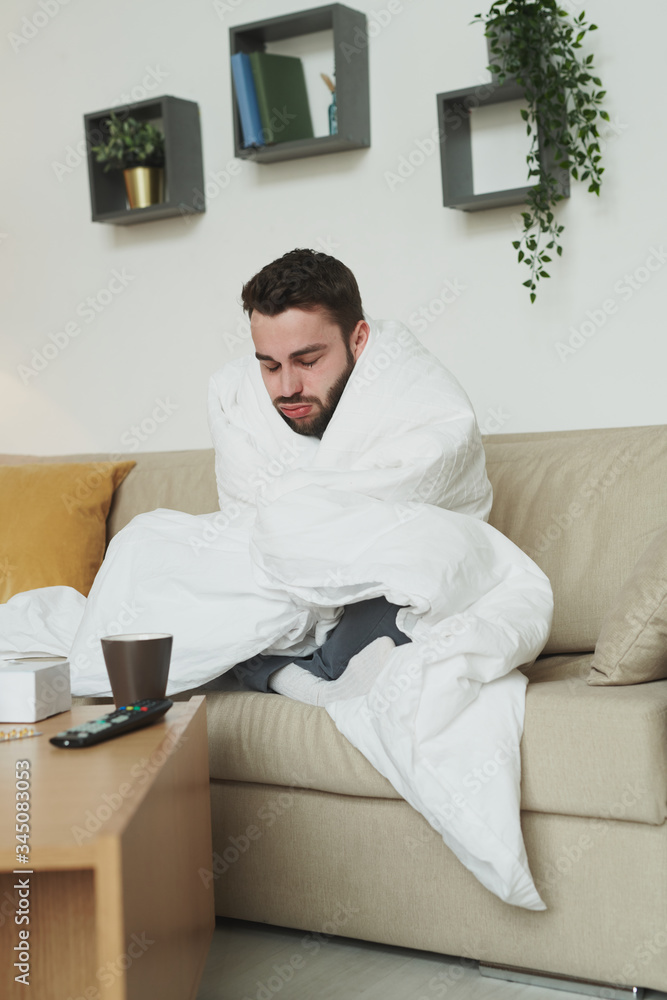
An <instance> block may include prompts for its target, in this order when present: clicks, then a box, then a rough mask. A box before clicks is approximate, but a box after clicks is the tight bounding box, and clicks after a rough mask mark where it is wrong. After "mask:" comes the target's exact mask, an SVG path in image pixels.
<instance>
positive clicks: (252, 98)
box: [232, 52, 265, 148]
mask: <svg viewBox="0 0 667 1000" xmlns="http://www.w3.org/2000/svg"><path fill="white" fill-rule="evenodd" d="M232 77H233V79H234V90H235V91H236V104H237V107H238V109H239V117H240V119H241V132H242V134H243V143H242V144H243V147H244V148H247V147H248V146H263V145H264V144H265V139H264V134H263V132H262V120H261V118H260V115H259V106H258V104H257V94H256V92H255V79H254V77H253V73H252V67H251V66H250V59H249V58H248V54H247V53H246V52H237V53H236V54H235V55H233V56H232Z"/></svg>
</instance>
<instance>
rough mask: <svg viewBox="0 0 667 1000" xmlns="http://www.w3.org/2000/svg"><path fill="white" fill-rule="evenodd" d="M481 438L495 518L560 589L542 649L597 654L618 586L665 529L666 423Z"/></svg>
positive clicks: (495, 523)
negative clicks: (652, 541) (663, 424)
mask: <svg viewBox="0 0 667 1000" xmlns="http://www.w3.org/2000/svg"><path fill="white" fill-rule="evenodd" d="M484 444H485V448H486V455H487V468H488V474H489V479H490V480H491V483H492V485H493V492H494V503H493V509H492V511H491V516H490V518H489V520H490V523H491V524H492V525H493V526H494V527H496V528H498V529H499V530H500V531H502V533H503V534H505V535H507V536H508V537H509V538H511V539H512V541H513V542H515V543H516V544H517V545H518V546H519V548H521V549H523V550H524V552H526V553H527V554H528V555H529V556H531V558H533V559H534V560H535V562H536V563H537V564H538V565H539V566H540V567H541V569H543V570H544V572H545V573H546V575H547V576H548V577H549V579H550V581H551V584H552V587H553V591H554V602H555V608H554V622H553V628H552V631H551V635H550V637H549V641H548V643H547V645H546V647H545V652H546V653H568V652H585V651H592V650H593V649H594V648H595V644H596V642H597V639H598V636H599V634H600V629H601V627H602V622H603V620H604V617H605V615H606V614H607V612H608V611H609V609H610V608H611V607H612V605H613V604H614V602H615V600H616V596H617V594H618V591H619V590H620V588H621V587H622V586H623V584H624V582H625V580H626V578H627V577H628V576H629V575H630V573H631V572H632V569H633V567H634V566H635V564H636V562H637V560H638V559H639V557H640V555H641V554H642V552H643V551H644V550H645V548H646V545H647V543H648V542H649V541H650V539H651V538H652V537H654V536H655V535H656V534H657V532H658V531H659V530H660V529H661V528H662V527H663V526H664V522H665V496H667V427H662V426H661V427H630V428H622V429H618V430H617V429H611V430H609V429H602V430H586V431H564V432H560V433H555V432H544V433H538V434H515V435H494V436H491V437H487V438H486V439H485V442H484Z"/></svg>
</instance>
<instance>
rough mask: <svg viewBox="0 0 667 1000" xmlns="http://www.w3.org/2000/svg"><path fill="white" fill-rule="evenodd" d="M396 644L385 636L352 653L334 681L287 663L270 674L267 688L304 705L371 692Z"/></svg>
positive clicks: (327, 703)
mask: <svg viewBox="0 0 667 1000" xmlns="http://www.w3.org/2000/svg"><path fill="white" fill-rule="evenodd" d="M395 646H396V644H395V642H394V640H393V639H390V638H389V636H388V635H384V636H380V638H379V639H375V640H374V642H371V643H370V644H369V645H368V646H366V647H365V648H364V649H362V650H361V652H360V653H357V655H356V656H353V657H352V659H351V660H350V662H349V663H348V665H347V667H346V668H345V670H344V671H343V673H342V674H341V676H340V677H339V678H338V680H335V681H328V680H325V679H324V678H321V677H315V675H314V674H311V673H310V671H309V670H306V669H305V668H304V667H299V666H297V664H296V663H288V664H287V665H286V666H284V667H281V668H280V670H276V671H275V673H273V674H272V675H271V677H270V679H269V687H270V688H271V689H272V690H273V691H276V692H277V693H278V694H283V695H287V697H288V698H293V699H294V700H295V701H303V702H305V703H306V704H307V705H329V704H331V703H332V702H334V701H344V700H346V699H348V698H356V697H358V696H359V695H362V694H366V692H367V691H370V689H371V687H372V686H373V684H374V683H375V679H376V677H377V676H378V674H379V673H380V671H381V670H382V669H383V667H384V666H385V664H386V662H387V660H388V659H389V657H390V655H391V652H392V650H393V649H394V648H395Z"/></svg>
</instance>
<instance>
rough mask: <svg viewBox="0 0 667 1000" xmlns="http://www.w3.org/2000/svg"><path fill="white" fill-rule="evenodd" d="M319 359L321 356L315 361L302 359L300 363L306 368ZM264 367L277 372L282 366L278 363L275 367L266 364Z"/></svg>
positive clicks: (268, 370)
mask: <svg viewBox="0 0 667 1000" xmlns="http://www.w3.org/2000/svg"><path fill="white" fill-rule="evenodd" d="M318 361H319V358H315V360H314V361H301V362H300V364H301V365H303V367H304V368H312V367H313V365H315V364H317V362H318ZM264 367H265V368H266V370H267V372H277V371H278V369H279V368H280V365H276V366H275V367H274V368H269V366H268V365H264Z"/></svg>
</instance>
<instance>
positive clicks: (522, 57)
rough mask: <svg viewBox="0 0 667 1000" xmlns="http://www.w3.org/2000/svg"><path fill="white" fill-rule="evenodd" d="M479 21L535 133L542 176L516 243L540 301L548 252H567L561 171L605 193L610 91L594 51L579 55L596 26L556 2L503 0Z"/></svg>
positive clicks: (498, 71) (533, 163)
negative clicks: (520, 92) (604, 132)
mask: <svg viewBox="0 0 667 1000" xmlns="http://www.w3.org/2000/svg"><path fill="white" fill-rule="evenodd" d="M474 21H476V22H481V23H482V24H484V25H485V32H484V33H485V35H486V37H487V38H488V40H489V53H490V58H491V65H490V66H489V67H488V68H489V69H490V71H491V72H492V73H493V74H494V76H495V77H496V79H497V82H498V83H499V84H502V83H504V81H505V80H506V79H509V78H514V79H516V82H517V83H518V84H520V86H522V87H523V88H524V91H525V98H526V103H527V105H528V107H527V109H522V111H521V115H522V117H523V119H524V121H525V122H526V132H527V134H528V136H529V137H530V138H531V145H530V150H529V153H528V155H527V157H526V160H527V163H528V178H529V181H530V180H531V179H532V178H536V181H535V183H534V185H533V186H532V187H531V188H530V190H529V192H528V196H527V198H526V204H527V210H526V211H525V212H522V219H523V232H522V235H521V238H520V239H519V240H515V241H514V242H513V246H514V248H515V250H516V251H517V255H518V259H519V262H520V263H521V262H523V263H524V264H525V265H526V266H527V267H528V268H529V271H530V278H529V279H528V280H527V281H524V285H525V286H526V287H527V288H528V289H529V292H530V301H531V302H534V301H535V298H536V294H537V284H538V282H539V281H540V280H541V279H542V278H548V277H550V275H549V272H548V271H547V269H546V265H547V264H549V262H550V261H551V260H552V257H551V256H550V253H549V251H552V252H553V251H554V250H555V252H556V253H557V254H558V255H559V256H560V255H561V254H562V252H563V247H562V244H561V234H562V232H563V229H564V227H563V226H562V225H559V224H558V222H557V221H556V216H555V213H554V208H555V206H556V205H557V204H558V202H559V201H562V199H563V194H562V192H561V185H560V183H559V178H558V174H557V168H561V169H563V170H567V171H568V172H569V173H570V175H571V176H572V177H573V178H574V179H575V180H582V181H588V190H589V191H590V192H591V193H592V194H595V195H599V194H600V184H601V181H602V174H603V172H604V167H602V166H601V160H602V155H601V152H600V144H599V141H598V140H599V133H598V122H599V120H600V119H604V120H605V121H609V115H608V114H607V112H606V111H604V110H602V108H601V107H600V104H601V102H602V100H603V99H604V96H605V93H606V91H604V90H602V89H600V88H601V87H602V82H601V80H600V79H599V77H597V76H595V75H594V74H595V70H594V67H593V56H592V55H587V56H585V57H583V56H581V55H580V52H579V50H580V49H581V48H582V41H583V39H584V37H585V36H586V34H587V32H590V31H595V30H596V29H597V25H596V24H589V23H588V22H587V21H586V13H585V11H582V12H581V14H579V16H578V17H573V18H570V15H569V13H568V11H566V10H565V9H564V8H563V7H561V6H560V5H559V4H558V3H557V0H496V2H495V3H493V4H492V5H491V8H490V10H489V12H488V14H476V15H475V18H474ZM540 149H541V151H542V156H540ZM547 151H550V152H549V153H547Z"/></svg>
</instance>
